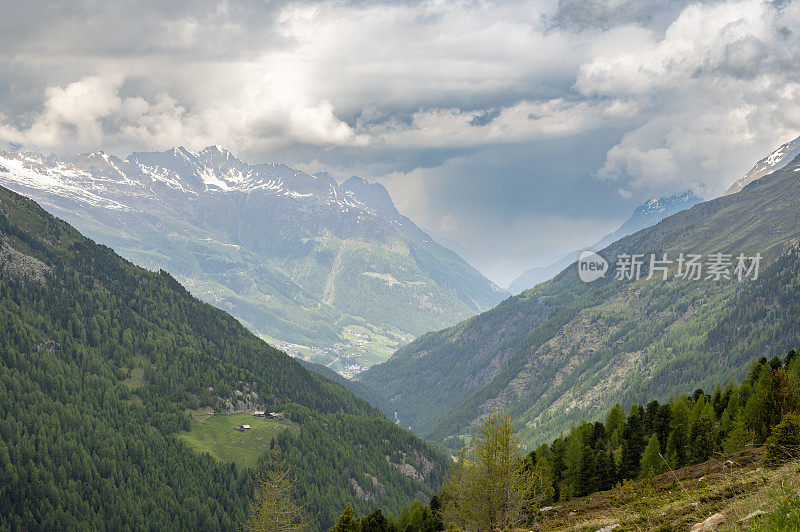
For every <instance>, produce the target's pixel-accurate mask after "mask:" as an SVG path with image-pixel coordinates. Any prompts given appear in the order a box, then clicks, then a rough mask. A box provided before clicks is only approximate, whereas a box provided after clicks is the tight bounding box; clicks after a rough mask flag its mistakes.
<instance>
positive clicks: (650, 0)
mask: <svg viewBox="0 0 800 532" xmlns="http://www.w3.org/2000/svg"><path fill="white" fill-rule="evenodd" d="M797 27H800V0H794V1H782V2H769V1H761V0H707V1H695V0H507V1H492V0H458V1H456V2H441V1H437V0H427V1H422V2H403V1H397V2H372V1H366V0H359V1H348V0H321V1H302V2H301V1H288V2H278V1H270V0H266V1H264V2H246V1H243V0H227V1H223V2H216V1H211V0H198V1H189V0H177V1H175V2H136V3H127V2H114V3H106V4H103V6H102V7H98V4H96V3H94V2H89V1H88V0H86V1H77V2H69V3H53V2H45V1H43V0H41V1H40V0H31V1H29V2H17V3H13V5H10V6H8V8H7V9H5V10H4V17H3V20H2V21H0V81H2V83H0V142H14V143H20V144H24V145H27V146H29V147H33V148H40V149H43V150H47V151H63V152H71V151H86V150H95V149H105V150H106V151H110V152H114V153H117V154H118V155H126V154H127V153H129V152H130V151H134V150H147V149H165V148H167V147H170V146H173V145H186V146H189V147H194V148H199V147H202V146H205V145H208V144H224V145H226V146H227V147H229V148H230V149H232V150H234V151H235V152H237V153H239V154H241V155H243V156H244V157H245V158H247V159H249V160H251V161H254V162H256V161H264V160H278V161H280V162H284V163H287V164H290V165H294V166H296V167H300V168H306V169H313V170H328V171H331V172H332V173H338V174H341V175H351V174H353V173H359V174H362V175H364V176H365V177H368V178H373V179H379V180H382V181H384V182H386V183H387V184H389V185H392V187H393V188H391V187H390V191H391V192H392V195H393V196H397V197H398V198H399V199H398V202H399V203H400V204H401V210H404V209H405V210H404V212H408V213H409V214H412V215H413V216H414V217H415V219H416V218H417V217H418V218H419V219H420V220H421V221H422V222H424V224H426V225H428V226H429V227H432V228H440V229H441V233H442V234H443V235H444V234H446V235H447V236H449V237H452V238H453V239H454V240H458V241H462V242H465V241H468V240H473V239H475V240H476V241H480V242H482V244H481V246H483V247H482V249H483V250H484V251H483V255H482V257H483V258H480V260H481V261H484V258H485V259H486V260H485V261H484V262H485V263H488V262H489V261H490V260H492V258H493V257H497V260H498V261H499V260H500V257H501V256H502V255H504V254H505V255H507V256H514V257H516V258H515V259H513V260H511V259H509V260H511V265H510V266H508V268H513V267H516V266H519V267H520V269H525V267H527V266H529V265H531V263H535V262H541V261H543V260H545V258H544V257H549V256H551V255H553V254H557V253H558V252H559V249H560V248H559V245H560V246H561V247H563V246H564V245H565V244H564V242H567V241H568V240H569V239H570V238H572V237H568V238H567V237H565V238H563V239H562V244H559V243H558V235H559V234H564V235H567V234H569V235H573V234H575V235H579V234H580V231H579V230H578V231H571V230H568V229H566V224H565V223H561V222H560V220H562V219H564V220H566V219H567V218H569V217H568V216H566V215H565V214H564V213H565V212H566V207H565V205H568V206H569V209H572V211H570V212H573V213H575V212H578V213H583V212H584V211H586V210H588V211H591V212H590V213H589V214H585V215H583V214H581V215H580V216H577V218H580V219H593V220H606V221H608V224H610V225H613V223H615V221H621V220H620V218H624V216H625V214H627V212H626V211H627V210H629V209H631V208H633V207H634V206H635V205H636V204H638V203H640V202H641V201H642V200H644V199H647V198H649V197H654V196H659V195H666V194H672V193H675V192H679V191H682V190H685V189H686V188H690V187H691V188H693V189H695V190H696V191H697V192H698V193H701V194H705V195H706V196H712V195H714V194H718V193H720V192H721V191H722V190H724V189H725V188H726V187H727V186H728V185H729V184H730V183H731V182H733V181H734V180H735V179H736V178H738V177H740V176H741V175H742V174H743V173H744V172H746V171H747V170H748V169H749V167H750V166H751V165H752V164H753V163H754V162H755V161H757V160H758V159H760V158H761V157H762V156H763V155H764V154H766V153H768V152H769V151H771V150H772V149H773V148H774V147H776V146H777V145H779V144H781V143H783V142H785V141H787V140H789V139H791V138H793V137H794V136H797V135H798V134H800V54H798V53H797V50H800V37H799V36H798V32H797V30H796V28H797ZM482 158H484V159H482ZM598 198H602V199H598ZM523 200H525V201H523ZM597 204H601V205H604V206H605V208H606V210H607V211H608V212H606V213H603V212H600V210H599V207H597V206H596V205H597ZM403 206H405V207H403ZM612 207H613V208H612ZM532 210H536V216H534V215H533V214H531V211H532ZM448 216H450V217H452V218H448ZM509 218H513V219H514V220H523V221H524V222H520V223H514V224H511V223H509V222H508V220H509ZM453 220H456V221H457V223H455V224H454V223H451V222H452V221H453ZM492 220H501V221H502V223H495V222H492ZM548 220H549V221H548ZM532 223H536V224H541V223H549V224H551V225H552V227H553V231H550V232H546V234H544V233H543V234H540V235H537V237H536V238H537V239H538V242H539V244H535V245H534V244H531V245H529V246H527V247H526V250H523V249H522V248H520V247H519V246H517V245H516V244H517V243H518V242H520V241H526V242H527V241H529V240H530V233H531V229H530V226H528V227H527V228H526V227H525V224H532ZM605 225H606V224H605V223H600V222H598V223H597V224H596V226H598V227H600V226H603V227H605ZM479 226H480V227H479ZM481 227H485V228H486V229H485V231H484V230H483V229H481ZM492 231H495V232H497V231H503V232H504V235H505V236H504V238H503V239H502V241H503V242H504V243H503V246H505V247H504V248H503V249H505V250H506V251H505V252H503V251H502V250H498V249H499V248H497V247H492V246H493V245H494V244H495V243H496V242H497V240H498V239H496V238H493V236H492ZM551 235H553V238H550V237H551ZM540 244H541V245H540ZM523 247H524V246H523ZM480 255H481V253H480V252H478V251H476V256H480ZM526 261H527V262H528V264H524V265H523V264H522V263H523V262H526ZM509 271H510V270H509ZM504 275H505V274H504Z"/></svg>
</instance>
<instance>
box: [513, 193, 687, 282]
mask: <svg viewBox="0 0 800 532" xmlns="http://www.w3.org/2000/svg"><path fill="white" fill-rule="evenodd" d="M698 203H700V198H698V197H697V196H695V194H694V192H693V191H691V190H687V191H686V192H682V193H680V194H674V195H672V196H669V197H667V198H658V199H651V200H648V201H646V202H645V203H643V204H642V205H640V206H639V207H637V208H636V210H635V211H633V214H632V215H631V217H630V218H628V220H626V221H625V223H624V224H622V225H621V226H619V228H617V229H615V230H614V231H612V232H610V233H608V234H607V235H605V236H604V237H603V238H601V239H600V240H598V241H597V242H595V243H594V244H592V245H591V246H589V247H588V248H586V250H591V251H600V250H601V249H603V248H605V247H607V246H609V245H610V244H612V243H613V242H616V241H617V240H619V239H620V238H623V237H626V236H628V235H632V234H633V233H635V232H637V231H641V230H642V229H645V228H647V227H652V226H653V225H655V224H657V223H658V222H660V221H661V220H663V219H664V218H666V217H668V216H672V215H673V214H675V213H676V212H680V211H682V210H685V209H688V208H690V207H692V206H694V205H697V204H698ZM581 251H584V250H578V251H573V252H572V253H570V254H568V255H566V256H565V257H563V258H562V259H561V260H559V261H557V262H554V263H552V264H549V265H547V266H540V267H537V268H531V269H530V270H527V271H525V272H524V273H522V274H521V275H520V276H519V277H517V278H516V279H515V280H514V281H513V282H512V283H511V285H510V286H509V287H508V291H509V292H511V293H512V294H518V293H520V292H522V291H523V290H527V289H528V288H533V287H534V286H536V285H537V284H539V283H543V282H544V281H547V280H549V279H552V278H553V277H555V276H556V275H557V274H558V273H560V272H561V271H562V270H563V269H564V268H566V267H567V266H569V265H570V264H572V263H573V262H575V261H576V260H578V255H580V253H581Z"/></svg>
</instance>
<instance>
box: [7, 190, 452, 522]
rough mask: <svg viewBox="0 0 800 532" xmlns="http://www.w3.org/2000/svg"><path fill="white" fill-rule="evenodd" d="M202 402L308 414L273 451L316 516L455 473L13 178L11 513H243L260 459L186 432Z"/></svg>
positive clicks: (200, 518)
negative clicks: (198, 449) (196, 446)
mask: <svg viewBox="0 0 800 532" xmlns="http://www.w3.org/2000/svg"><path fill="white" fill-rule="evenodd" d="M136 371H141V373H136ZM200 408H204V409H213V410H214V411H215V412H216V414H217V415H222V414H226V413H230V412H252V411H254V410H265V409H268V410H270V411H278V412H283V413H284V415H285V416H286V417H287V418H288V419H289V420H290V421H291V423H293V424H294V426H295V427H296V429H295V430H293V431H286V432H285V434H283V435H282V436H281V437H279V438H277V439H276V440H274V443H273V444H272V445H270V442H268V441H265V442H263V443H264V449H265V452H266V451H268V450H269V449H270V448H272V447H274V448H275V449H282V450H283V451H284V454H285V455H287V456H288V457H289V458H290V463H291V464H292V466H293V468H294V470H295V471H296V474H298V475H301V473H303V474H302V475H301V479H300V480H301V482H300V484H299V496H300V497H302V498H303V499H304V500H306V501H308V503H309V510H310V511H311V512H312V515H316V516H317V517H318V519H319V524H318V526H319V527H320V528H324V527H326V526H329V525H330V524H331V523H330V520H331V519H333V518H335V516H336V514H337V513H338V511H339V508H341V507H342V506H343V505H344V504H345V503H346V502H347V501H353V502H354V503H355V504H356V505H358V506H361V508H362V511H367V510H368V509H369V508H371V507H372V505H373V504H380V501H385V503H386V504H387V505H389V506H390V507H393V508H400V507H401V506H402V505H403V504H404V503H406V502H407V501H408V500H410V499H411V498H413V497H414V496H417V495H418V494H420V493H423V494H429V493H431V490H432V488H433V487H435V486H436V485H437V484H438V482H439V481H440V479H441V477H442V475H443V470H444V465H443V460H442V459H441V458H440V456H439V454H437V452H436V451H434V450H433V449H432V448H431V447H429V446H428V445H427V444H425V443H424V442H422V441H420V440H419V439H417V438H416V437H415V436H413V435H412V434H410V433H408V432H405V431H403V430H402V429H400V428H399V427H397V426H396V425H395V424H394V423H391V422H390V421H388V420H386V419H385V418H383V416H382V415H380V413H379V412H378V411H377V410H375V409H374V408H373V407H371V406H370V405H369V404H368V403H366V402H365V401H363V400H361V399H358V398H356V397H355V396H353V395H352V394H351V393H350V392H348V391H347V390H345V389H344V388H343V387H342V386H340V385H338V384H336V383H334V382H332V381H329V380H327V379H325V378H323V377H320V376H319V375H317V374H315V373H312V372H309V371H307V370H306V369H305V368H303V367H302V366H301V365H300V364H299V363H298V362H296V361H295V360H293V359H291V358H290V357H288V356H287V355H285V354H284V353H282V352H280V351H278V350H276V349H274V348H272V347H270V346H269V345H267V344H266V343H264V342H263V341H261V340H260V339H258V338H257V337H255V336H254V335H253V334H251V333H250V332H248V331H247V330H246V329H245V328H244V327H243V326H242V325H240V324H239V322H238V321H236V320H235V319H234V318H232V317H231V316H229V315H228V314H226V313H224V312H222V311H220V310H218V309H215V308H213V307H211V306H210V305H208V304H206V303H202V302H200V301H199V300H197V299H195V298H194V297H192V296H190V295H189V294H188V292H187V291H186V290H185V289H184V288H183V287H182V286H181V285H180V284H179V283H178V282H177V281H176V280H175V279H173V278H172V277H171V276H169V275H168V274H166V273H163V272H160V273H154V272H149V271H146V270H143V269H141V268H139V267H137V266H134V265H133V264H131V263H129V262H127V261H125V260H124V259H122V258H120V257H119V256H117V255H116V254H114V252H113V251H111V250H110V249H109V248H107V247H104V246H99V245H96V244H94V243H93V242H92V241H90V240H88V239H86V238H84V237H82V236H81V235H80V234H79V233H78V232H77V231H75V230H74V229H73V228H71V227H70V226H69V225H67V224H66V223H64V222H62V221H60V220H58V219H56V218H53V217H52V216H50V215H49V214H47V213H46V212H45V211H43V210H42V209H40V208H39V207H38V206H37V205H36V204H35V203H33V202H32V201H30V200H28V199H26V198H23V197H21V196H19V195H17V194H15V193H13V192H10V191H8V190H6V189H2V188H0V528H11V529H20V528H22V529H29V528H33V529H39V528H42V529H62V530H74V529H78V528H89V529H103V528H111V529H122V528H138V527H144V528H150V529H161V530H178V529H194V530H196V529H208V530H214V529H234V528H238V527H239V526H240V524H241V522H243V521H244V520H245V519H246V517H247V516H246V510H247V507H248V504H249V502H250V499H251V496H252V489H253V488H252V476H253V474H254V471H251V470H248V469H246V468H242V467H237V466H235V465H234V464H233V463H223V462H219V461H216V460H215V459H213V458H212V457H211V456H209V455H208V454H197V453H195V452H193V451H191V450H190V449H189V447H187V446H186V445H185V444H184V443H182V441H181V440H179V439H178V438H176V434H177V433H178V432H180V431H186V430H188V429H189V428H190V426H191V423H190V418H189V416H188V415H187V414H188V412H190V411H194V410H197V409H200ZM253 419H255V418H253ZM331 427H335V430H331ZM271 452H274V450H273V451H271ZM322 457H325V458H324V459H323V458H322ZM387 457H388V458H387ZM264 460H266V457H265V458H264ZM301 464H303V465H304V467H303V468H300V467H299V465H301ZM306 464H313V473H314V474H313V475H310V474H305V472H306V471H307V469H308V468H306V467H305V465H306ZM357 486H358V487H357Z"/></svg>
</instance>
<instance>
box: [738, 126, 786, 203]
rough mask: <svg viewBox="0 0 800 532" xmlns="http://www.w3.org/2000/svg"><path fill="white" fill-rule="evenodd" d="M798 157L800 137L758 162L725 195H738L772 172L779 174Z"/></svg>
mask: <svg viewBox="0 0 800 532" xmlns="http://www.w3.org/2000/svg"><path fill="white" fill-rule="evenodd" d="M798 155H800V137H797V138H796V139H794V140H792V141H791V142H787V143H786V144H784V145H782V146H781V147H779V148H778V149H777V150H775V151H773V152H772V153H770V154H769V155H767V156H766V157H764V158H763V159H761V160H760V161H758V163H756V165H755V166H754V167H753V168H752V169H750V171H749V172H747V174H746V175H745V176H744V177H743V178H741V179H739V180H738V181H736V182H735V183H734V184H733V185H731V187H730V188H729V189H728V190H727V192H725V195H726V196H728V195H730V194H736V193H737V192H739V191H741V190H742V189H743V188H744V187H746V186H747V185H749V184H750V183H752V182H753V181H756V180H757V179H761V178H762V177H764V176H765V175H768V174H771V173H772V172H777V171H778V170H780V169H781V168H783V167H785V166H786V165H787V164H789V163H790V162H792V161H793V160H794V159H795V158H796V157H797V156H798Z"/></svg>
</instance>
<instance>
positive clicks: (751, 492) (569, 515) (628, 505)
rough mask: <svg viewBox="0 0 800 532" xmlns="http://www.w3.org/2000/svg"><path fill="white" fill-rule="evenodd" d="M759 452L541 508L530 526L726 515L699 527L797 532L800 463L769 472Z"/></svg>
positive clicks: (682, 523)
mask: <svg viewBox="0 0 800 532" xmlns="http://www.w3.org/2000/svg"><path fill="white" fill-rule="evenodd" d="M762 454H763V449H747V450H745V451H741V452H738V453H735V454H731V455H728V456H724V457H721V458H716V459H713V460H709V461H707V462H704V463H702V464H698V465H694V466H691V467H686V468H683V469H680V470H678V471H674V472H669V473H665V474H663V475H660V476H657V477H655V478H654V479H653V480H643V481H635V482H626V483H625V484H624V485H623V486H617V487H616V488H614V489H612V490H609V491H605V492H600V493H595V494H592V495H589V496H587V497H582V498H579V499H574V500H572V501H568V502H566V503H564V504H563V505H560V506H556V507H553V508H550V509H548V508H544V509H543V510H544V511H543V512H542V513H541V516H540V517H539V520H538V527H534V528H533V529H534V530H547V531H562V530H563V531H566V530H579V531H584V530H585V531H598V530H604V531H605V530H609V531H610V530H614V531H615V532H623V531H626V530H648V531H650V530H658V531H673V530H674V531H684V532H688V531H689V530H693V527H694V526H695V525H696V524H698V523H702V522H704V521H705V520H706V519H708V518H710V517H711V516H713V515H715V514H721V515H722V516H724V522H723V523H721V524H719V525H717V526H716V527H713V528H711V527H708V528H700V530H719V531H724V530H737V531H738V530H800V463H797V462H793V463H790V464H787V465H784V466H783V467H781V468H778V469H765V468H763V467H762V466H761V457H762ZM758 512H764V513H763V514H757V515H755V516H754V513H758ZM748 516H750V518H749V519H748ZM614 525H616V526H614ZM605 527H613V528H605Z"/></svg>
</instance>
